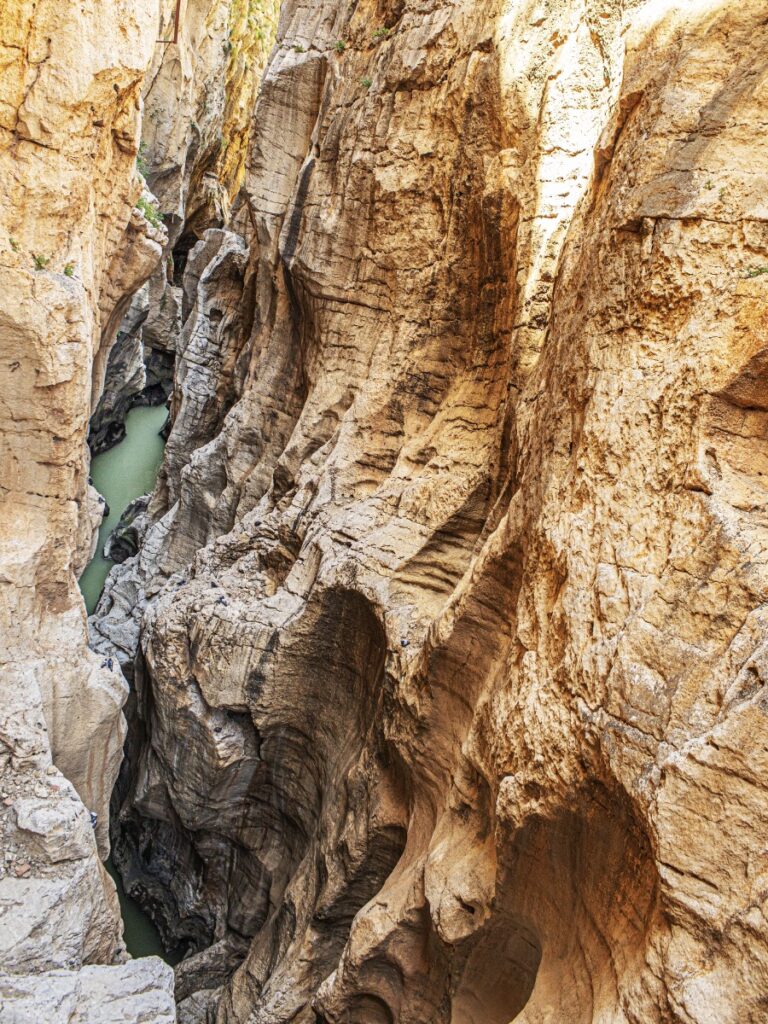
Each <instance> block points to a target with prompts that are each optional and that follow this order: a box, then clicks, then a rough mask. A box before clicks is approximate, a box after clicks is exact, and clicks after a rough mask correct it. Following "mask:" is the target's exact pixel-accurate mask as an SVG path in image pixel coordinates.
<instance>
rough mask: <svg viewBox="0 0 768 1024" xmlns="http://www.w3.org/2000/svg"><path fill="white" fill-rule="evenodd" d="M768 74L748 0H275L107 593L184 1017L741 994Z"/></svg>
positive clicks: (511, 1011)
mask: <svg viewBox="0 0 768 1024" xmlns="http://www.w3.org/2000/svg"><path fill="white" fill-rule="evenodd" d="M767 67H768V24H767V23H766V21H765V14H764V9H763V5H762V4H761V3H759V2H758V0H742V2H739V3H736V2H735V0H725V2H723V0H711V2H709V0H699V2H693V3H691V2H688V3H679V4H678V3H675V2H673V0H669V2H666V0H664V2H650V0H649V2H644V0H635V2H630V3H625V2H620V0H588V2H586V3H583V2H581V0H579V2H577V0H559V2H552V3H539V2H533V0H530V2H528V0H525V2H519V0H516V2H512V0H455V2H449V0H359V2H358V3H347V2H344V0H321V2H315V3H311V4H310V3H306V2H303V0H285V2H284V4H283V7H282V13H281V21H280V28H279V46H278V48H277V50H276V51H275V53H274V54H273V57H272V59H271V62H270V65H269V68H268V70H267V73H266V76H265V79H264V82H263V86H262V90H261V93H260V98H259V101H258V104H257V107H256V111H255V115H254V126H255V132H254V135H253V139H252V145H251V151H250V155H249V161H248V169H247V175H246V184H245V194H244V199H243V202H244V213H243V215H242V216H241V215H240V214H238V218H237V223H238V224H239V225H241V226H242V227H243V228H244V231H245V236H246V237H245V242H246V243H247V245H248V247H249V248H248V253H247V257H246V253H245V249H244V247H243V244H242V243H241V242H238V240H237V239H236V238H234V236H232V235H231V234H230V233H228V232H223V231H212V232H208V233H207V234H206V235H205V237H204V238H203V240H202V241H201V242H199V244H198V246H197V247H196V248H195V249H193V250H192V253H191V256H190V257H189V261H188V270H187V274H186V277H185V282H184V288H185V298H184V302H183V309H182V321H183V323H184V327H183V331H182V337H183V338H184V339H185V341H184V345H183V347H182V351H181V352H180V354H179V366H178V368H177V377H176V388H175V393H174V397H173V403H172V406H173V414H174V426H173V429H172V432H171V435H170V438H169V442H168V455H167V459H166V463H165V466H164V469H163V472H162V476H161V483H160V486H159V488H158V491H157V492H156V494H155V496H154V499H153V501H152V503H151V504H150V507H149V510H148V513H147V516H146V518H145V520H144V522H143V525H142V531H143V537H144V544H143V547H142V549H141V550H140V552H139V554H138V556H137V557H136V558H135V559H131V560H129V561H128V562H126V563H125V565H124V566H122V567H121V568H120V569H118V570H117V571H116V572H115V573H113V575H112V578H111V580H110V582H109V584H108V588H107V592H106V594H105V597H104V599H103V601H102V603H101V606H100V608H99V610H98V615H97V618H96V619H95V621H94V623H93V635H94V644H95V646H96V647H97V648H98V649H102V650H105V651H106V650H112V649H117V650H118V652H119V656H120V658H121V661H122V663H123V664H125V665H126V667H129V668H130V670H132V671H133V670H135V697H134V701H133V704H134V706H133V709H132V715H131V733H130V739H129V748H128V749H129V758H128V761H127V763H126V765H125V766H124V771H123V775H122V779H121V784H120V789H119V803H120V807H119V820H118V822H117V825H116V830H115V836H116V844H117V845H116V857H117V860H118V862H119V864H120V865H121V867H122V870H123V872H124V875H125V878H126V881H127V884H128V887H129V889H131V890H132V891H133V892H134V893H135V894H137V895H138V896H140V897H141V898H143V900H144V901H145V903H146V904H147V905H149V906H150V907H152V909H153V910H154V912H155V913H156V915H157V916H158V918H159V919H160V921H161V924H162V926H163V927H164V929H165V931H166V933H167V934H168V935H169V937H173V938H174V939H180V938H183V939H186V940H188V941H189V942H190V943H191V945H192V947H193V949H195V948H196V949H198V950H200V951H201V952H199V953H198V954H197V955H196V956H194V957H192V958H191V959H189V960H187V961H185V963H184V964H183V965H182V966H181V967H180V968H179V969H178V972H177V996H178V998H180V999H181V1000H183V1001H182V1014H183V1015H186V1016H183V1019H189V1020H199V1019H205V1017H206V1014H207V1015H208V1018H209V1019H213V1018H214V1017H215V1019H216V1021H218V1022H219V1024H234V1022H243V1024H244V1022H246V1021H247V1022H248V1024H267V1022H269V1024H280V1022H286V1024H287V1022H288V1021H291V1022H306V1024H310V1022H312V1024H318V1022H321V1021H322V1022H328V1024H330V1022H333V1024H341V1022H351V1024H386V1022H395V1021H397V1022H401V1024H425V1022H429V1024H433V1022H434V1024H437V1022H445V1024H448V1022H450V1024H480V1022H482V1024H508V1022H509V1021H511V1020H513V1019H514V1020H516V1021H522V1022H525V1024H544V1022H549V1024H554V1022H561V1021H568V1022H569V1024H581V1022H584V1024H588V1022H589V1024H596V1022H598V1021H602V1022H605V1021H611V1022H612V1024H619V1022H625V1024H630V1022H631V1024H640V1022H643V1024H648V1022H673V1021H675V1022H684V1024H693V1022H695V1024H705V1022H718V1024H731V1022H733V1024H736V1022H737V1021H738V1022H740V1024H741V1022H744V1021H751V1022H758V1021H762V1020H764V1019H765V1018H766V1016H767V1015H768V1003H766V986H765V977H766V972H767V971H768V943H767V941H766V939H767V938H768V936H767V934H766V932H767V930H768V926H767V925H766V918H765V910H764V904H765V899H766V886H765V877H764V875H765V870H764V866H765V848H766V844H767V843H768V795H767V794H766V790H765V778H766V777H767V776H766V769H767V768H768V744H766V735H767V734H768V733H767V729H766V726H767V725H768V721H767V720H766V706H765V692H764V684H765V679H766V671H768V668H767V667H766V653H765V652H766V635H767V634H766V614H765V603H766V597H767V594H766V589H767V586H768V569H767V568H766V550H767V549H768V532H767V529H768V524H767V523H766V518H765V502H766V488H765V474H766V472H768V470H767V469H766V466H765V465H764V463H765V461H766V451H765V443H766V442H765V436H766V434H765V432H766V426H767V424H768V392H767V391H766V383H765V382H766V373H765V365H764V364H765V360H766V354H765V353H766V321H765V308H766V306H765V300H766V296H767V295H768V291H767V289H768V224H767V223H766V222H767V220H768V180H766V171H765V167H766V166H768V163H767V162H766V156H767V155H768V154H766V152H765V149H766V145H768V144H767V143H766V141H765V140H766V135H765V109H766V99H768V82H767V80H766V68H767ZM142 616H143V618H142ZM137 645H138V649H137ZM134 654H135V655H136V658H135V663H134ZM238 964H239V966H237V965H238ZM235 968H237V969H236V970H235ZM233 971H234V973H233Z"/></svg>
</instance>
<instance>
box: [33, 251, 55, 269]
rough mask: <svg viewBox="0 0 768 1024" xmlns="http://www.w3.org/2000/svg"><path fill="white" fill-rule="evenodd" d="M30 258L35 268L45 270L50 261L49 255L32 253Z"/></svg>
mask: <svg viewBox="0 0 768 1024" xmlns="http://www.w3.org/2000/svg"><path fill="white" fill-rule="evenodd" d="M32 259H33V261H34V264H35V270H45V268H46V267H47V266H48V264H49V263H50V262H51V257H50V256H40V255H35V254H34V253H32Z"/></svg>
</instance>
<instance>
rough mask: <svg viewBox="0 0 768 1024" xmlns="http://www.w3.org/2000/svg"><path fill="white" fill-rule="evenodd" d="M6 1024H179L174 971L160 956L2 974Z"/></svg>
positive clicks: (1, 1005) (0, 988)
mask: <svg viewBox="0 0 768 1024" xmlns="http://www.w3.org/2000/svg"><path fill="white" fill-rule="evenodd" d="M0 1012H2V1015H3V1017H2V1019H3V1021H4V1022H5V1024H40V1022H41V1021H45V1024H74V1022H76V1024H137V1022H141V1024H175V1021H176V1012H175V1008H174V1005H173V972H172V970H171V968H170V967H168V965H167V964H164V963H163V962H162V960H160V959H159V958H158V957H146V958H144V959H142V960H138V961H133V962H131V963H126V964H123V965H122V966H121V967H84V968H82V969H81V970H80V971H51V972H49V973H48V974H47V975H46V976H45V979H44V982H43V983H42V984H41V981H40V979H39V978H37V977H35V976H34V975H27V976H19V975H14V976H12V977H11V976H6V977H2V976H0Z"/></svg>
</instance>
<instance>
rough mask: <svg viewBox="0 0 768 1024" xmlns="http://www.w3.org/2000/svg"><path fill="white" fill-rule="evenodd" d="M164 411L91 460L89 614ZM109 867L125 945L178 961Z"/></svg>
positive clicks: (148, 485)
mask: <svg viewBox="0 0 768 1024" xmlns="http://www.w3.org/2000/svg"><path fill="white" fill-rule="evenodd" d="M166 416H167V411H166V409H165V406H163V405H160V406H155V407H151V406H141V407H139V408H136V409H131V411H130V412H129V413H128V416H127V417H126V420H125V429H126V436H125V439H124V440H123V441H121V442H120V444H117V445H115V447H114V448H110V449H109V451H108V452H102V454H101V455H97V456H96V457H95V458H94V459H93V460H92V461H91V479H92V480H93V484H94V487H95V488H96V490H97V491H98V492H99V494H103V495H104V497H105V499H106V501H107V504H108V505H109V515H108V516H107V517H106V519H105V520H104V522H103V523H102V524H101V528H100V529H99V542H98V547H97V548H96V554H95V555H94V557H93V559H92V560H91V562H90V564H89V565H88V568H87V569H86V570H85V572H84V573H83V575H82V576H81V577H80V589H81V591H82V592H83V597H84V598H85V604H86V607H87V609H88V614H89V615H90V614H91V612H92V611H93V610H94V608H95V607H96V605H97V604H98V601H99V597H101V591H102V589H103V587H104V581H105V580H106V578H107V575H108V574H109V570H110V569H111V568H112V566H113V565H114V562H111V561H110V560H109V559H107V558H105V557H104V545H105V544H106V542H107V538H108V537H109V534H110V533H111V531H112V530H113V529H114V528H115V526H116V525H117V523H118V521H119V519H120V516H121V515H122V514H123V512H124V511H125V509H126V508H127V506H128V505H130V503H131V502H132V501H133V499H134V498H138V497H139V496H140V495H142V494H147V493H148V492H149V491H151V490H152V488H153V487H154V486H155V479H156V477H157V471H158V469H159V468H160V462H161V460H162V458H163V448H164V447H165V442H164V441H163V439H162V437H160V434H159V431H160V429H161V428H162V426H163V424H164V423H165V419H166ZM105 867H106V869H107V871H108V872H109V873H110V875H111V876H112V878H113V879H114V882H115V885H116V886H117V895H118V897H119V899H120V911H121V913H122V917H123V934H124V937H125V945H126V947H127V948H128V952H129V953H130V954H131V956H134V957H140V956H161V957H162V958H163V959H164V960H167V961H168V963H171V964H175V963H178V962H179V960H180V959H181V957H180V955H174V954H168V953H166V952H165V949H164V948H163V943H162V939H161V938H160V933H159V932H158V930H157V928H155V926H154V924H153V923H152V920H151V918H150V917H149V916H148V915H147V914H145V913H144V911H143V910H142V909H141V907H140V906H139V904H138V903H137V902H136V900H134V899H131V897H130V896H129V895H128V894H127V893H126V891H125V889H124V888H123V881H122V879H121V878H120V875H119V874H118V872H117V870H116V868H115V866H114V864H113V863H112V859H111V858H110V859H109V860H108V861H107V863H106V865H105Z"/></svg>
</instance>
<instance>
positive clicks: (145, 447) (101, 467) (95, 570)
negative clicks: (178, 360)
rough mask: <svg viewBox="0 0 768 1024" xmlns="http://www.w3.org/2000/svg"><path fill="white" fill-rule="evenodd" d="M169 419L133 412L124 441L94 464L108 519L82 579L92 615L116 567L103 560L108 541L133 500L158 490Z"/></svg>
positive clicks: (156, 410) (151, 411) (154, 409)
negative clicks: (164, 437)
mask: <svg viewBox="0 0 768 1024" xmlns="http://www.w3.org/2000/svg"><path fill="white" fill-rule="evenodd" d="M167 415H168V412H167V410H166V408H165V406H164V405H157V406H139V407H138V408H136V409H131V411H130V412H129V413H128V416H127V417H126V420H125V429H126V436H125V438H124V439H123V440H122V441H121V442H120V444H116V445H115V447H114V448H110V449H109V451H108V452H102V454H101V455H97V456H96V457H95V458H94V459H93V461H92V462H91V479H92V480H93V485H94V487H95V488H96V490H97V491H98V492H99V494H103V495H104V497H105V498H106V500H107V504H108V505H109V515H108V516H107V517H106V519H105V520H104V522H103V523H102V524H101V528H100V529H99V544H98V547H97V548H96V554H95V555H94V557H93V559H92V560H91V562H90V563H89V565H88V568H87V569H86V570H85V572H84V573H83V575H82V576H81V577H80V590H81V591H82V592H83V597H84V598H85V606H86V608H87V609H88V614H89V615H90V614H91V612H93V610H94V608H95V607H96V605H97V604H98V601H99V597H100V596H101V591H102V590H103V589H104V581H105V580H106V578H107V576H108V575H109V570H110V569H111V568H112V566H113V565H114V562H110V561H109V559H107V558H105V557H104V545H105V544H106V542H107V537H108V536H109V535H110V533H111V532H112V530H114V528H115V527H116V526H117V524H118V522H119V520H120V516H121V515H122V514H123V512H124V511H125V509H126V508H127V507H128V505H129V504H130V503H131V502H132V501H133V499H134V498H138V497H139V495H141V494H147V493H148V492H149V491H151V490H152V488H153V487H154V486H155V479H156V478H157V471H158V469H159V468H160V463H161V461H162V458H163V448H164V447H165V441H163V439H162V437H160V430H161V429H162V426H163V424H164V423H165V420H166V417H167Z"/></svg>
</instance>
